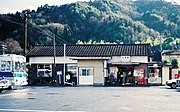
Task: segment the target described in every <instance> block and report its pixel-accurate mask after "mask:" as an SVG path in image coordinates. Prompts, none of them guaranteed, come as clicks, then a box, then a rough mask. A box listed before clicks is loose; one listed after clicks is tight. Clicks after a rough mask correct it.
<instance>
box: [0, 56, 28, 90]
mask: <svg viewBox="0 0 180 112" xmlns="http://www.w3.org/2000/svg"><path fill="white" fill-rule="evenodd" d="M27 76H28V74H27V73H26V58H25V57H24V56H21V55H16V54H4V55H0V80H1V79H7V80H9V81H10V82H11V85H12V87H11V88H13V87H15V88H16V87H18V86H22V85H27V84H28V82H27Z"/></svg>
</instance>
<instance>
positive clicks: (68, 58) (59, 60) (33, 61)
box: [29, 56, 77, 64]
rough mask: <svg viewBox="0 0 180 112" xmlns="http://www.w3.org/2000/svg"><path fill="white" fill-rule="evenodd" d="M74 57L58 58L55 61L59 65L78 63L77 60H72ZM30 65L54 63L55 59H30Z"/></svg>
mask: <svg viewBox="0 0 180 112" xmlns="http://www.w3.org/2000/svg"><path fill="white" fill-rule="evenodd" d="M70 58H72V57H67V56H66V57H65V59H64V57H56V58H55V61H56V63H58V64H63V63H64V62H66V63H77V60H72V59H70ZM29 63H30V64H36V63H44V64H45V63H54V57H30V59H29Z"/></svg>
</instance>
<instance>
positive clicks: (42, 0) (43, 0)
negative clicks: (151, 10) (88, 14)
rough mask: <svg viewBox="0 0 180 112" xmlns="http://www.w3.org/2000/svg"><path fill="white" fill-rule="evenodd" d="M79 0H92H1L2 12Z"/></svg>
mask: <svg viewBox="0 0 180 112" xmlns="http://www.w3.org/2000/svg"><path fill="white" fill-rule="evenodd" d="M77 1H90V0H1V2H0V14H7V13H16V12H17V11H18V12H21V11H23V10H25V9H30V10H36V9H37V8H38V7H40V6H41V5H45V4H48V5H58V6H59V5H63V4H67V3H73V2H77ZM92 1H93V0H92ZM166 1H168V2H171V1H174V2H176V3H178V4H180V0H166Z"/></svg>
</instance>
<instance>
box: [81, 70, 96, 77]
mask: <svg viewBox="0 0 180 112" xmlns="http://www.w3.org/2000/svg"><path fill="white" fill-rule="evenodd" d="M80 75H81V76H92V75H93V68H80Z"/></svg>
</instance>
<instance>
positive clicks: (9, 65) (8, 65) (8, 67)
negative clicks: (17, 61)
mask: <svg viewBox="0 0 180 112" xmlns="http://www.w3.org/2000/svg"><path fill="white" fill-rule="evenodd" d="M6 70H7V71H10V70H11V61H7V62H6Z"/></svg>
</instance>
